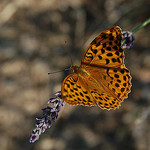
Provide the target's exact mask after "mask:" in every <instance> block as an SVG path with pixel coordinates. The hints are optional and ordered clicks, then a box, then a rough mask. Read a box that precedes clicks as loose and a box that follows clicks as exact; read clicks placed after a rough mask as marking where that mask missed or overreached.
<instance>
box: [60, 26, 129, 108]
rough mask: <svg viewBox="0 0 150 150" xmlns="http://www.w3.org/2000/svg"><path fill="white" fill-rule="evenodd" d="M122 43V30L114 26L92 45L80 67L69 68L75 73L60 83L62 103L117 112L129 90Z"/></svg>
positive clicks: (99, 36)
mask: <svg viewBox="0 0 150 150" xmlns="http://www.w3.org/2000/svg"><path fill="white" fill-rule="evenodd" d="M121 40H122V31H121V28H120V27H118V26H114V27H111V28H109V29H107V30H105V31H103V32H102V33H101V34H100V35H98V36H97V37H96V38H95V39H94V40H93V41H92V43H91V44H90V45H89V46H88V48H87V50H86V52H85V54H84V56H83V58H82V61H81V66H80V67H78V66H72V67H71V68H72V70H73V72H74V73H72V74H70V75H68V76H67V77H66V78H65V79H64V81H63V83H62V87H61V95H62V98H63V100H64V101H65V102H67V103H69V104H72V105H84V106H93V105H98V106H99V107H101V108H102V109H108V110H109V109H116V108H119V106H120V103H121V102H122V101H123V99H124V98H127V97H128V95H127V94H128V93H129V92H130V87H131V76H130V74H129V71H128V69H127V68H126V67H125V65H124V57H125V56H124V51H123V49H122V48H121Z"/></svg>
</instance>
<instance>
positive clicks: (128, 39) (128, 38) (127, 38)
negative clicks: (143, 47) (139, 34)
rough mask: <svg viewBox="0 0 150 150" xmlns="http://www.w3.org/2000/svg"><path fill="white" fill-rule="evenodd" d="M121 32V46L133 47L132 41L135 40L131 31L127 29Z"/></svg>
mask: <svg viewBox="0 0 150 150" xmlns="http://www.w3.org/2000/svg"><path fill="white" fill-rule="evenodd" d="M122 34H123V39H122V41H123V43H122V47H123V48H130V47H133V41H134V40H135V38H134V36H133V35H132V33H131V32H128V31H122Z"/></svg>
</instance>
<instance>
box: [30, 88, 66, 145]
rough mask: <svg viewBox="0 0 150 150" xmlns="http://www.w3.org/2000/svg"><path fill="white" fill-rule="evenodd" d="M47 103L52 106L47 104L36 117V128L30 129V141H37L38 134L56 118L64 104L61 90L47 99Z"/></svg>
mask: <svg viewBox="0 0 150 150" xmlns="http://www.w3.org/2000/svg"><path fill="white" fill-rule="evenodd" d="M48 104H51V105H52V106H53V107H50V106H47V107H46V108H43V109H42V111H43V115H42V116H41V117H38V118H36V121H37V123H36V128H35V129H33V130H32V134H31V136H30V140H29V141H30V143H34V142H35V141H37V140H38V139H39V136H40V135H41V134H42V133H44V132H45V130H46V129H47V128H50V127H51V126H52V122H54V121H55V120H56V119H57V117H58V112H59V111H60V110H61V107H62V106H64V104H65V102H64V101H63V100H62V98H61V91H59V92H57V93H56V94H55V98H51V99H49V100H48Z"/></svg>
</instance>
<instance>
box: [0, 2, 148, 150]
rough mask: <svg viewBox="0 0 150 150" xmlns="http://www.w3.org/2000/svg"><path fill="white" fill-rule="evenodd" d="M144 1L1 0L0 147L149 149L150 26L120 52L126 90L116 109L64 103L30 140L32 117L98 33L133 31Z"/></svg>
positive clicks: (2, 149)
mask: <svg viewBox="0 0 150 150" xmlns="http://www.w3.org/2000/svg"><path fill="white" fill-rule="evenodd" d="M149 17H150V1H149V0H93V1H92V0H42V1H40V0H1V1H0V150H81V149H82V150H127V149H128V150H150V25H147V26H146V27H145V28H143V29H142V30H140V31H139V32H137V33H136V34H135V39H136V40H135V43H134V44H135V45H134V47H133V48H131V49H128V50H125V54H126V60H125V64H126V66H127V68H128V69H129V70H130V72H131V75H132V84H133V85H132V92H131V93H130V94H129V98H128V99H127V100H125V102H124V103H122V105H121V107H120V109H117V110H115V111H113V110H110V111H107V110H101V109H100V108H98V107H83V106H69V105H68V104H66V105H65V107H64V108H63V109H62V111H61V112H60V114H59V118H58V119H57V121H56V122H55V123H54V124H53V126H52V127H51V128H50V129H48V130H47V131H46V132H45V133H44V134H43V135H42V136H41V137H40V140H39V141H37V142H35V143H34V144H30V143H29V137H30V134H31V131H32V129H33V128H35V117H37V116H40V115H41V114H42V111H41V108H43V107H46V106H47V105H46V103H47V100H48V99H49V98H50V97H54V93H55V92H57V91H59V90H60V89H61V83H62V81H63V79H64V78H65V76H66V75H67V74H68V72H64V71H63V72H60V73H57V74H52V75H49V76H48V74H47V73H48V72H54V71H59V70H63V69H65V68H67V67H69V66H70V65H71V58H72V60H73V64H76V65H79V64H80V61H81V58H82V56H83V53H84V51H85V49H86V47H87V46H88V44H89V43H90V42H91V41H92V40H93V39H94V37H95V36H96V35H98V34H99V33H100V32H101V31H103V30H105V29H107V28H109V27H111V26H113V25H119V26H120V27H121V28H122V29H123V30H129V31H131V30H133V29H134V28H136V27H137V26H138V25H140V24H141V23H142V22H144V21H145V20H146V19H147V18H149Z"/></svg>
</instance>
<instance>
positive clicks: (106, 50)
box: [81, 26, 124, 68]
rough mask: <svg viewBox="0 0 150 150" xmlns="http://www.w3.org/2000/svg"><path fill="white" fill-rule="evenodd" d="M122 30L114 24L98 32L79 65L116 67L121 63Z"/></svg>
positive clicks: (122, 54)
mask: <svg viewBox="0 0 150 150" xmlns="http://www.w3.org/2000/svg"><path fill="white" fill-rule="evenodd" d="M121 40H122V32H121V29H120V27H118V26H114V27H111V28H109V29H107V30H105V31H103V32H102V33H101V34H99V35H98V36H97V37H96V38H95V39H94V40H93V41H92V42H91V44H90V45H89V46H88V48H87V50H86V51H85V53H84V56H83V58H82V61H81V67H82V68H85V67H86V66H87V65H90V66H92V67H117V66H120V65H121V64H123V63H124V62H123V58H124V52H123V49H122V48H121Z"/></svg>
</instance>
